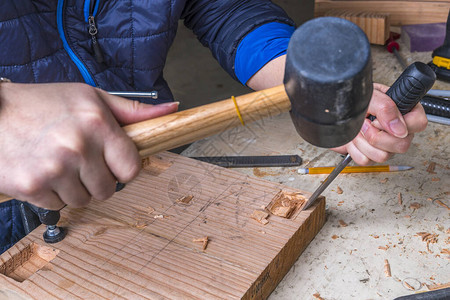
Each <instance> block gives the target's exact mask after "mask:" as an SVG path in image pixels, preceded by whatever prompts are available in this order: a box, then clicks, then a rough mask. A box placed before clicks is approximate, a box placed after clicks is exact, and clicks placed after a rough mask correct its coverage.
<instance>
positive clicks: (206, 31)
mask: <svg viewBox="0 0 450 300" xmlns="http://www.w3.org/2000/svg"><path fill="white" fill-rule="evenodd" d="M181 18H182V19H184V24H185V25H186V26H187V27H188V28H190V29H192V30H193V31H194V33H195V35H196V36H197V38H198V39H199V40H200V42H201V43H202V44H203V45H204V46H206V47H209V48H210V50H211V52H212V54H213V56H214V57H215V58H216V59H217V61H218V62H219V64H220V65H221V66H222V67H223V68H224V69H225V70H226V71H227V72H228V73H229V74H230V75H231V76H232V77H233V78H234V79H236V80H238V78H237V76H236V74H235V66H234V63H235V57H236V51H237V48H238V46H239V44H240V42H241V41H242V40H243V39H244V37H245V36H247V35H248V34H249V33H250V32H251V31H253V30H254V29H256V28H258V27H260V26H261V25H264V24H266V23H272V22H278V23H283V24H288V25H291V26H295V24H294V22H293V21H292V20H291V19H290V18H289V17H288V15H287V14H286V12H284V10H283V9H281V8H280V7H279V6H277V5H275V4H274V3H272V2H271V1H270V0H216V1H211V0H187V1H186V5H185V7H184V10H183V13H182V15H181Z"/></svg>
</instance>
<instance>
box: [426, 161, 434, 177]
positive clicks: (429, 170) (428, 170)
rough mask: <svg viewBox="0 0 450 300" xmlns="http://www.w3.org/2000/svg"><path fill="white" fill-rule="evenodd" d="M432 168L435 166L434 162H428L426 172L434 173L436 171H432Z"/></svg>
mask: <svg viewBox="0 0 450 300" xmlns="http://www.w3.org/2000/svg"><path fill="white" fill-rule="evenodd" d="M434 168H436V163H435V162H430V164H429V165H428V168H427V172H428V173H430V174H436V172H435V171H434Z"/></svg>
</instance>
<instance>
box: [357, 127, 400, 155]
mask: <svg viewBox="0 0 450 300" xmlns="http://www.w3.org/2000/svg"><path fill="white" fill-rule="evenodd" d="M374 130H377V129H374ZM368 131H369V130H368ZM378 132H380V131H378ZM353 144H354V145H355V146H356V147H357V148H358V150H359V151H360V152H361V153H363V154H364V155H365V156H366V157H367V158H368V159H369V160H370V161H373V162H377V163H381V162H385V161H386V160H388V159H389V158H390V157H391V154H390V153H389V152H388V151H385V150H383V149H381V148H380V146H379V145H376V147H375V146H373V145H371V144H370V143H369V141H368V140H367V139H366V138H365V137H364V135H363V134H362V133H361V132H360V133H359V134H358V136H357V137H356V138H355V139H354V140H353Z"/></svg>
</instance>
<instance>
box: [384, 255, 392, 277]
mask: <svg viewBox="0 0 450 300" xmlns="http://www.w3.org/2000/svg"><path fill="white" fill-rule="evenodd" d="M384 275H386V277H392V274H391V265H390V264H389V261H388V260H387V259H385V260H384Z"/></svg>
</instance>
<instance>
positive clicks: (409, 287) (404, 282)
mask: <svg viewBox="0 0 450 300" xmlns="http://www.w3.org/2000/svg"><path fill="white" fill-rule="evenodd" d="M403 284H404V285H405V286H406V288H408V289H410V290H411V291H415V290H416V289H415V288H414V287H413V286H412V285H410V284H409V283H408V282H406V281H403Z"/></svg>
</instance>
